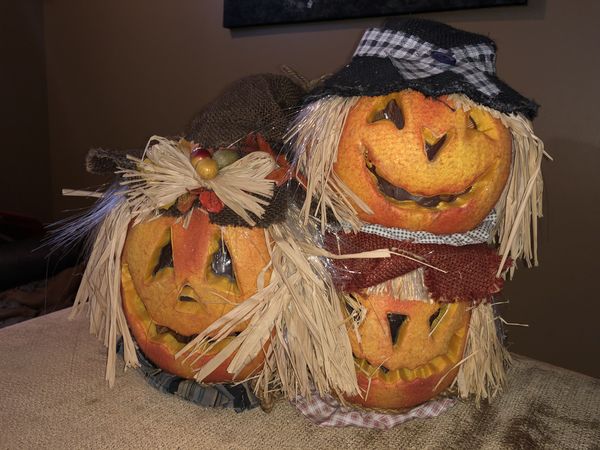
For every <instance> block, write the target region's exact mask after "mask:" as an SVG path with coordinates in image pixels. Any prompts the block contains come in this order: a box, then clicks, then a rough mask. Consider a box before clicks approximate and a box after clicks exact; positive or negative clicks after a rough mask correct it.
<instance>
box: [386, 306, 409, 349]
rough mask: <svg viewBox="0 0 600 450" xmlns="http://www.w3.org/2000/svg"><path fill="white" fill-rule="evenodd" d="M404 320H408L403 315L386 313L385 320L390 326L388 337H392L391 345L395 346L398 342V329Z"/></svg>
mask: <svg viewBox="0 0 600 450" xmlns="http://www.w3.org/2000/svg"><path fill="white" fill-rule="evenodd" d="M406 319H408V316H405V315H404V314H396V313H387V320H388V323H389V325H390V335H391V337H392V344H393V345H396V343H397V341H398V335H399V334H400V327H401V326H402V324H403V323H404V321H405V320H406Z"/></svg>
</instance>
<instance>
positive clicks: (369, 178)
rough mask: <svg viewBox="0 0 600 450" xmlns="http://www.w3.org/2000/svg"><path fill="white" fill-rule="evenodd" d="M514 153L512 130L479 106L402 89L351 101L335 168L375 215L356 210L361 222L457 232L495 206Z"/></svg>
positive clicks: (504, 183)
mask: <svg viewBox="0 0 600 450" xmlns="http://www.w3.org/2000/svg"><path fill="white" fill-rule="evenodd" d="M511 148H512V143H511V134H510V131H509V130H508V129H507V128H506V127H505V126H504V125H503V124H502V123H501V121H500V120H498V119H495V118H494V117H492V116H491V115H490V114H489V113H488V112H486V111H484V110H483V109H478V108H473V109H471V110H470V111H468V112H467V111H463V110H462V109H460V108H457V107H455V105H454V104H453V103H452V101H451V99H449V98H448V97H439V98H431V97H425V96H424V95H423V94H421V93H419V92H416V91H411V90H406V91H401V92H396V93H392V94H389V95H386V96H380V97H363V98H361V99H360V100H359V101H358V102H357V103H356V105H355V106H354V107H353V109H352V110H351V111H350V113H349V114H348V117H347V120H346V124H345V126H344V130H343V132H342V135H341V139H340V144H339V148H338V157H337V162H336V164H335V166H334V171H335V172H336V173H337V175H338V176H339V177H340V178H341V180H342V181H343V182H344V183H345V184H346V185H347V186H348V187H349V188H350V189H351V190H352V191H353V192H355V193H356V194H357V195H358V196H359V197H360V198H361V199H362V200H364V201H365V202H366V203H367V204H368V205H369V206H370V207H371V209H372V210H373V214H367V213H364V212H360V213H359V216H360V217H361V219H363V220H364V221H366V222H370V223H377V224H381V225H384V226H388V227H398V228H405V229H408V230H423V231H429V232H432V233H436V234H449V233H460V232H465V231H468V230H470V229H473V228H475V227H476V226H477V225H478V224H479V223H480V222H481V221H482V220H483V219H484V218H485V216H486V215H487V214H488V213H489V212H490V211H491V210H492V208H493V207H494V205H495V204H496V202H497V201H498V199H499V197H500V195H501V193H502V191H503V189H504V186H505V185H506V181H507V179H508V176H509V172H510V165H511Z"/></svg>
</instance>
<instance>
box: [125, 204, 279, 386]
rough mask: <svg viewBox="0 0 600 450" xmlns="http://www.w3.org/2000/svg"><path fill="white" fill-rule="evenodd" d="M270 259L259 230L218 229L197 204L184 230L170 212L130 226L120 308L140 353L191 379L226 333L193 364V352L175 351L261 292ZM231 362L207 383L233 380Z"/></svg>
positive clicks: (258, 361) (253, 364) (244, 373)
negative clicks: (185, 354) (229, 369)
mask: <svg viewBox="0 0 600 450" xmlns="http://www.w3.org/2000/svg"><path fill="white" fill-rule="evenodd" d="M269 259H270V258H269V253H268V249H267V246H266V243H265V237H264V231H263V230H262V229H259V228H243V227H219V226H217V225H213V224H211V223H210V222H209V220H208V215H207V214H205V213H202V212H201V211H199V210H195V211H194V212H193V213H192V217H191V220H190V222H189V225H188V227H187V229H186V228H184V227H183V224H182V222H181V221H180V222H179V223H176V219H175V218H173V217H166V216H163V217H159V218H158V219H156V220H153V221H149V222H146V223H141V224H139V225H136V226H132V227H131V228H130V230H129V233H128V235H127V239H126V242H125V246H124V250H123V257H122V293H123V309H124V311H125V316H126V318H127V322H128V324H129V327H130V328H131V330H132V332H133V335H134V336H135V338H136V340H137V342H138V345H139V346H140V348H141V349H142V351H143V352H144V353H145V354H146V356H147V357H148V358H150V359H151V360H152V361H153V362H154V363H155V364H156V365H158V366H159V367H161V368H162V369H164V370H166V371H168V372H170V373H173V374H176V375H179V376H181V377H184V378H192V377H193V374H194V372H195V371H196V370H197V369H198V368H199V367H201V366H202V365H203V364H204V363H205V362H206V361H207V360H208V359H210V358H211V357H212V355H214V354H215V353H217V352H218V351H219V350H221V349H222V348H223V347H224V346H226V345H227V344H228V342H229V341H228V339H225V340H224V341H222V342H220V343H219V344H217V345H216V346H215V348H214V349H213V351H212V352H211V353H210V354H208V355H205V356H203V357H202V358H200V359H198V360H197V361H195V362H194V357H192V358H190V359H188V360H186V361H184V360H183V358H180V359H175V354H176V353H177V352H178V351H180V350H181V349H182V348H183V347H184V346H185V344H186V343H187V342H189V341H190V340H191V339H192V337H193V336H194V335H196V334H198V333H199V332H201V331H203V330H204V329H205V328H206V327H207V326H208V325H210V324H212V323H213V322H214V321H215V320H217V319H218V318H220V317H221V316H223V315H224V314H226V313H227V312H229V311H230V310H231V309H233V308H234V307H235V306H236V305H237V304H239V303H241V302H243V301H244V300H245V299H247V298H248V297H250V296H252V295H253V294H254V293H256V290H257V285H256V283H257V278H258V276H259V274H260V272H261V271H262V270H263V268H264V267H265V266H266V265H267V263H268V262H269ZM269 276H270V272H268V273H266V278H265V282H266V283H268V280H269ZM244 327H245V325H242V326H239V327H238V328H236V329H235V330H233V331H234V332H239V331H241V330H242V329H243V328H244ZM229 339H230V338H229ZM229 362H230V359H228V360H226V361H225V362H224V363H223V364H221V365H220V366H219V368H218V369H216V370H215V371H214V372H213V373H212V374H211V375H210V376H209V377H208V378H206V379H205V380H204V381H206V382H224V381H232V378H231V375H230V374H228V373H227V371H226V367H227V365H228V364H229ZM261 363H262V357H259V358H257V359H255V360H253V361H252V362H251V363H250V364H249V365H248V366H247V367H246V369H245V370H243V371H242V373H241V374H240V375H239V378H240V379H243V378H245V377H246V376H248V375H249V374H250V373H252V371H253V370H254V369H256V368H257V367H258V366H260V364H261Z"/></svg>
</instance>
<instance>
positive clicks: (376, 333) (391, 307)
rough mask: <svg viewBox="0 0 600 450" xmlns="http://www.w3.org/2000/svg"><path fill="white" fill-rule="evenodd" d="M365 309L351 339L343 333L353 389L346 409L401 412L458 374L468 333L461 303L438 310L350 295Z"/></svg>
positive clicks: (440, 306) (464, 306)
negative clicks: (351, 357)
mask: <svg viewBox="0 0 600 450" xmlns="http://www.w3.org/2000/svg"><path fill="white" fill-rule="evenodd" d="M354 297H355V298H356V299H357V300H358V301H359V302H360V303H361V304H362V305H363V306H365V307H366V308H367V313H366V316H365V319H364V320H363V322H362V323H361V324H360V326H359V327H358V335H359V336H360V341H359V339H358V338H357V335H356V333H355V332H354V331H353V330H349V336H350V342H351V345H352V351H353V353H354V357H355V363H356V366H357V378H358V384H359V386H360V388H361V390H362V391H363V392H364V393H365V395H364V396H363V397H359V396H356V397H353V398H350V399H349V400H350V401H351V402H352V403H356V404H360V405H362V406H365V407H371V408H391V409H399V408H407V407H411V406H415V405H418V404H419V403H423V402H425V401H427V400H429V399H431V398H432V397H435V396H436V395H437V394H439V393H440V392H442V391H443V390H445V389H446V388H447V387H448V386H449V385H450V384H451V383H452V381H453V380H454V377H455V376H456V374H457V372H458V367H455V365H456V364H457V363H458V362H459V361H460V360H461V358H462V354H463V350H464V346H465V342H466V338H467V332H468V327H469V318H470V311H469V309H468V307H469V305H468V304H466V303H462V302H460V303H452V304H440V303H435V302H433V303H430V302H427V301H410V300H400V299H397V298H394V297H393V296H392V295H391V294H373V295H369V294H365V293H363V294H355V295H354Z"/></svg>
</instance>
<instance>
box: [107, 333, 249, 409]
mask: <svg viewBox="0 0 600 450" xmlns="http://www.w3.org/2000/svg"><path fill="white" fill-rule="evenodd" d="M117 351H118V352H119V354H122V352H123V344H122V340H120V341H119V343H118V344H117ZM136 353H137V357H138V360H139V362H140V367H139V368H138V369H137V370H139V371H140V372H142V373H143V374H144V377H145V378H146V381H147V382H148V383H149V384H150V385H152V386H153V387H155V388H156V389H158V390H159V391H161V392H164V393H167V394H173V395H176V396H177V397H181V398H183V399H184V400H187V401H190V402H192V403H196V404H197V405H200V406H204V407H206V408H233V409H234V410H235V411H236V412H238V413H239V412H242V411H246V410H248V409H253V408H256V407H257V406H258V405H259V404H260V401H259V400H258V398H257V397H256V396H255V395H254V393H253V392H252V389H251V388H250V386H249V385H248V383H239V384H200V383H197V382H196V381H194V380H187V379H185V378H181V377H179V376H177V375H173V374H171V373H169V372H165V371H164V370H162V369H160V368H158V367H156V366H155V365H154V364H153V363H152V361H150V360H148V359H147V358H146V356H145V355H144V354H143V353H142V352H141V351H140V349H139V348H137V347H136Z"/></svg>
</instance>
